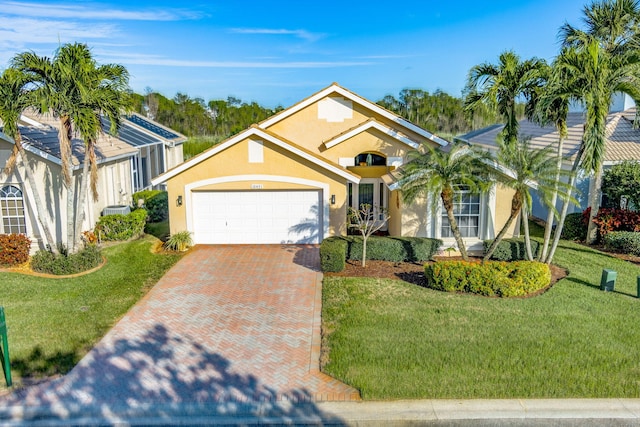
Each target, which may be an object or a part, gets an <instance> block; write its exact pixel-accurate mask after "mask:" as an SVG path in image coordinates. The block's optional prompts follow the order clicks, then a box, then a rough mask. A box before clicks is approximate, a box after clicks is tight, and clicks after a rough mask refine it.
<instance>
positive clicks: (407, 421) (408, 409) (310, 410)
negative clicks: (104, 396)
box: [0, 399, 640, 427]
mask: <svg viewBox="0 0 640 427" xmlns="http://www.w3.org/2000/svg"><path fill="white" fill-rule="evenodd" d="M58 409H62V408H58ZM64 409H65V411H67V412H66V413H63V412H57V410H56V408H55V407H48V408H37V407H20V406H15V407H14V408H13V413H12V414H11V415H10V416H8V415H9V414H8V413H7V412H6V411H7V410H9V408H4V409H3V410H2V413H1V414H0V415H1V417H0V419H2V422H0V424H1V425H3V426H24V425H28V426H68V425H87V426H94V425H117V426H142V425H145V426H173V425H203V426H205V425H211V426H222V425H226V426H253V425H272V426H273V425H313V426H376V427H377V426H420V425H425V426H431V425H434V426H513V425H515V426H538V425H540V426H542V425H544V426H548V425H552V426H636V425H640V399H509V400H412V401H392V402H318V403H314V402H309V401H306V402H297V403H296V402H291V401H279V402H260V403H251V402H244V403H242V402H236V403H233V404H232V403H230V402H227V403H226V404H211V403H202V404H169V405H166V404H165V405H137V406H131V407H126V408H125V407H122V408H115V407H109V410H108V411H105V410H104V408H103V407H100V406H99V405H98V406H91V407H85V408H83V409H81V410H79V411H78V412H74V411H71V412H69V411H68V410H69V408H64ZM78 409H80V408H78Z"/></svg>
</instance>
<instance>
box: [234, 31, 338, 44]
mask: <svg viewBox="0 0 640 427" xmlns="http://www.w3.org/2000/svg"><path fill="white" fill-rule="evenodd" d="M229 31H230V32H232V33H235V34H267V35H291V36H295V37H298V38H301V39H304V40H308V41H312V42H313V41H316V40H319V39H321V38H323V37H325V36H326V34H323V33H311V32H309V31H307V30H287V29H284V28H280V29H272V28H232V29H231V30H229Z"/></svg>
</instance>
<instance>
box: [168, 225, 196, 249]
mask: <svg viewBox="0 0 640 427" xmlns="http://www.w3.org/2000/svg"><path fill="white" fill-rule="evenodd" d="M191 246H193V239H192V238H191V232H190V231H186V230H185V231H179V232H177V233H175V234H172V235H171V236H169V239H167V241H166V242H165V243H164V248H165V249H167V250H170V251H180V252H182V251H186V250H187V249H189V248H190V247H191Z"/></svg>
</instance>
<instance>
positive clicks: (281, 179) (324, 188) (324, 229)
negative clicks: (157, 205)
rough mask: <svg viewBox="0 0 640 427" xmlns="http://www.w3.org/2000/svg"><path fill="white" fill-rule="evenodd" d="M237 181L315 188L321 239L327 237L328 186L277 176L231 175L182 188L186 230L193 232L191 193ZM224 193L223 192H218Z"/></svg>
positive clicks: (317, 182) (301, 179)
mask: <svg viewBox="0 0 640 427" xmlns="http://www.w3.org/2000/svg"><path fill="white" fill-rule="evenodd" d="M238 181H271V182H285V183H288V184H299V185H307V186H309V187H313V188H317V189H319V190H321V191H322V201H323V203H322V204H323V208H322V218H321V220H322V224H320V228H321V229H322V237H323V238H326V237H329V184H327V183H324V182H320V181H312V180H309V179H303V178H296V177H292V176H277V175H232V176H221V177H217V178H207V179H203V180H201V181H196V182H192V183H190V184H187V185H185V186H184V198H185V205H186V206H185V208H186V210H185V212H186V215H187V217H186V219H187V230H193V201H192V191H193V190H194V189H196V188H198V187H204V186H206V185H213V184H222V183H227V182H238ZM220 191H225V190H220ZM246 191H260V190H250V189H247V190H246Z"/></svg>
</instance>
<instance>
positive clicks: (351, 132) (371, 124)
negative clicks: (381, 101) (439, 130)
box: [324, 119, 420, 149]
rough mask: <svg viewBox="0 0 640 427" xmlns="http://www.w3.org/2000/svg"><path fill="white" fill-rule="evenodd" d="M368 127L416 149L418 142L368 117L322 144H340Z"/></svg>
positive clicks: (332, 145)
mask: <svg viewBox="0 0 640 427" xmlns="http://www.w3.org/2000/svg"><path fill="white" fill-rule="evenodd" d="M369 129H377V130H379V131H380V132H382V133H384V134H387V135H389V136H391V137H392V138H394V139H396V140H397V141H399V142H401V143H403V144H405V145H408V146H409V147H411V148H413V149H417V148H418V147H419V146H420V144H418V143H417V142H415V141H414V140H412V139H410V138H408V137H407V136H405V135H402V134H401V133H400V132H397V131H396V130H395V129H391V128H390V127H389V126H385V125H383V124H381V123H379V122H377V121H376V120H375V119H369V120H367V121H366V122H364V123H362V124H360V125H358V126H356V127H354V128H352V129H349V130H347V131H346V132H343V133H341V134H340V135H336V136H335V137H333V138H331V139H329V140H327V141H325V142H324V146H325V148H331V147H334V146H336V145H338V144H340V143H341V142H344V141H346V140H347V139H350V138H353V137H354V136H356V135H358V134H361V133H363V132H366V131H368V130H369Z"/></svg>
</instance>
